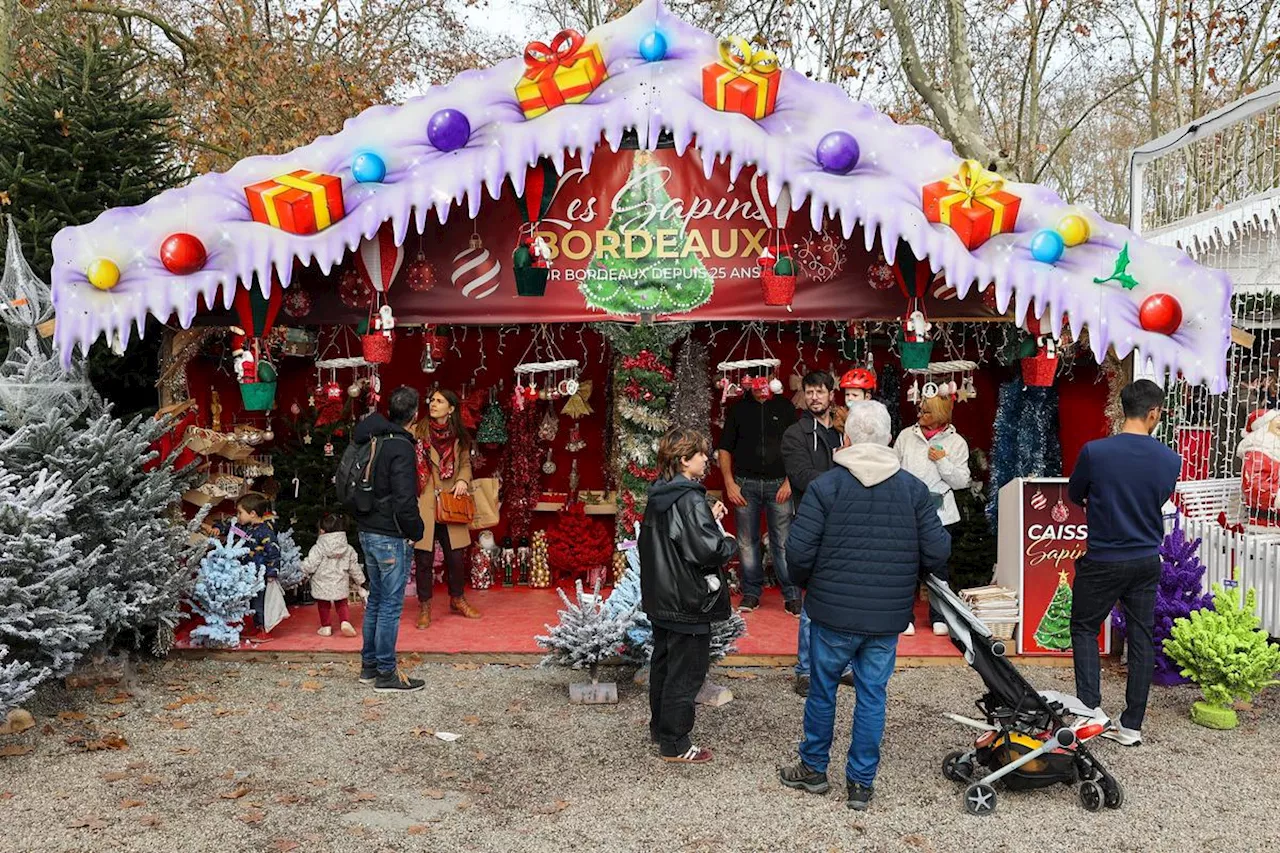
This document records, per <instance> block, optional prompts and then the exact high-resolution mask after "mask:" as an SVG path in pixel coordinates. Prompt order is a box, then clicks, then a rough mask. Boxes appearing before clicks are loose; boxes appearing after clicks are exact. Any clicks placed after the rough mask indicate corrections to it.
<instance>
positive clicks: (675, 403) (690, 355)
mask: <svg viewBox="0 0 1280 853" xmlns="http://www.w3.org/2000/svg"><path fill="white" fill-rule="evenodd" d="M709 363H710V359H709V358H708V356H707V348H706V346H705V345H704V344H703V343H702V342H701V341H695V340H694V339H693V338H688V339H686V340H685V342H684V344H683V345H682V346H681V347H680V355H679V357H678V358H677V359H676V390H675V393H674V394H672V396H671V418H672V421H673V424H674V425H675V426H681V427H684V428H685V429H692V430H697V431H698V432H700V433H702V434H703V435H709V434H710V429H711V377H710V374H709V373H708V366H709Z"/></svg>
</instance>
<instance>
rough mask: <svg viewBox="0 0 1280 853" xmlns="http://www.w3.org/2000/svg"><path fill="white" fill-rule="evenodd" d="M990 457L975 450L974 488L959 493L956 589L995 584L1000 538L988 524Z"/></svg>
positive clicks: (951, 572) (952, 575)
mask: <svg viewBox="0 0 1280 853" xmlns="http://www.w3.org/2000/svg"><path fill="white" fill-rule="evenodd" d="M989 470H990V466H989V465H988V464H987V458H986V454H984V453H983V452H982V451H981V450H974V451H973V452H971V453H970V454H969V473H970V475H971V481H970V482H971V483H972V485H971V486H970V487H969V488H967V489H960V490H959V491H957V492H956V493H955V496H956V509H958V510H959V511H960V522H959V524H958V525H957V526H956V529H955V531H954V532H953V534H952V536H951V559H950V561H949V563H948V566H947V569H948V576H949V579H948V582H949V583H950V584H951V588H952V589H954V590H961V589H968V588H970V587H975V586H986V585H987V584H989V583H991V578H992V577H993V576H994V574H995V565H996V537H995V535H994V534H992V532H991V527H990V526H989V525H988V524H987V517H986V503H987V488H988V487H987V482H986V480H987V473H988V471H989Z"/></svg>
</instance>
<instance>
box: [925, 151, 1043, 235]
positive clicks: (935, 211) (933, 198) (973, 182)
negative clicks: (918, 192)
mask: <svg viewBox="0 0 1280 853" xmlns="http://www.w3.org/2000/svg"><path fill="white" fill-rule="evenodd" d="M923 195H924V215H925V218H926V219H928V220H929V221H930V222H940V223H942V224H943V225H949V226H950V227H951V230H952V231H954V232H955V233H956V236H958V237H959V238H960V240H961V242H963V243H964V245H965V248H967V249H969V251H973V250H974V249H976V248H978V247H979V246H981V245H982V244H983V243H985V242H986V241H987V240H988V239H990V238H991V236H992V235H995V234H1005V233H1008V232H1010V231H1012V230H1013V229H1014V226H1015V225H1017V224H1018V208H1019V207H1020V206H1021V205H1022V199H1020V198H1018V197H1017V196H1016V195H1014V194H1013V193H1011V192H1006V191H1005V189H1004V178H1002V177H1000V176H999V175H997V174H996V173H995V172H989V171H987V170H986V169H984V168H982V164H981V163H979V162H978V161H977V160H965V161H964V162H963V163H961V164H960V168H959V169H958V170H957V171H956V173H955V175H953V176H952V177H950V178H947V179H946V180H943V181H934V182H933V183H931V184H926V185H925V187H924V193H923Z"/></svg>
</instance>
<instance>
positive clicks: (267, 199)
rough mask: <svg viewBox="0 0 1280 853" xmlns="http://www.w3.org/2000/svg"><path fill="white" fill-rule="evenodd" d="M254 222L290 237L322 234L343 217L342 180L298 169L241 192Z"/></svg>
mask: <svg viewBox="0 0 1280 853" xmlns="http://www.w3.org/2000/svg"><path fill="white" fill-rule="evenodd" d="M244 194H245V196H246V197H248V199H249V212H250V214H252V216H253V221H254V222H263V223H266V224H267V225H271V226H273V227H275V228H279V229H281V230H282V231H288V232H289V233H290V234H314V233H316V232H317V231H323V230H324V229H326V228H328V227H329V226H330V225H332V224H333V223H335V222H337V221H338V220H339V219H341V218H342V217H343V216H344V215H345V210H344V209H343V206H342V179H341V178H339V177H336V176H334V175H326V174H323V173H322V172H308V171H307V170H306V169H298V170H297V171H296V172H290V173H289V174H287V175H277V176H276V177H274V178H271V179H269V180H266V181H259V182H258V183H256V184H251V185H249V186H247V187H245V188H244Z"/></svg>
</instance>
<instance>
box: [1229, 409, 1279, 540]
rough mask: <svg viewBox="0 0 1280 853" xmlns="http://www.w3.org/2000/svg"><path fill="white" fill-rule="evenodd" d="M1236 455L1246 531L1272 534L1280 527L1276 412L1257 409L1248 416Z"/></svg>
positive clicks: (1277, 424)
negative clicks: (1245, 515)
mask: <svg viewBox="0 0 1280 853" xmlns="http://www.w3.org/2000/svg"><path fill="white" fill-rule="evenodd" d="M1236 455H1237V456H1239V457H1240V460H1241V463H1242V465H1241V469H1240V490H1241V493H1242V494H1241V502H1242V503H1243V504H1244V506H1245V509H1246V510H1247V511H1248V513H1249V524H1248V528H1249V529H1250V530H1254V531H1273V530H1274V529H1275V528H1276V527H1280V411H1277V410H1270V411H1268V410H1267V409H1259V410H1258V411H1256V412H1254V413H1253V414H1252V415H1250V416H1249V420H1248V422H1247V423H1246V425H1245V433H1244V438H1243V440H1241V442H1240V446H1239V447H1238V448H1236Z"/></svg>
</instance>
